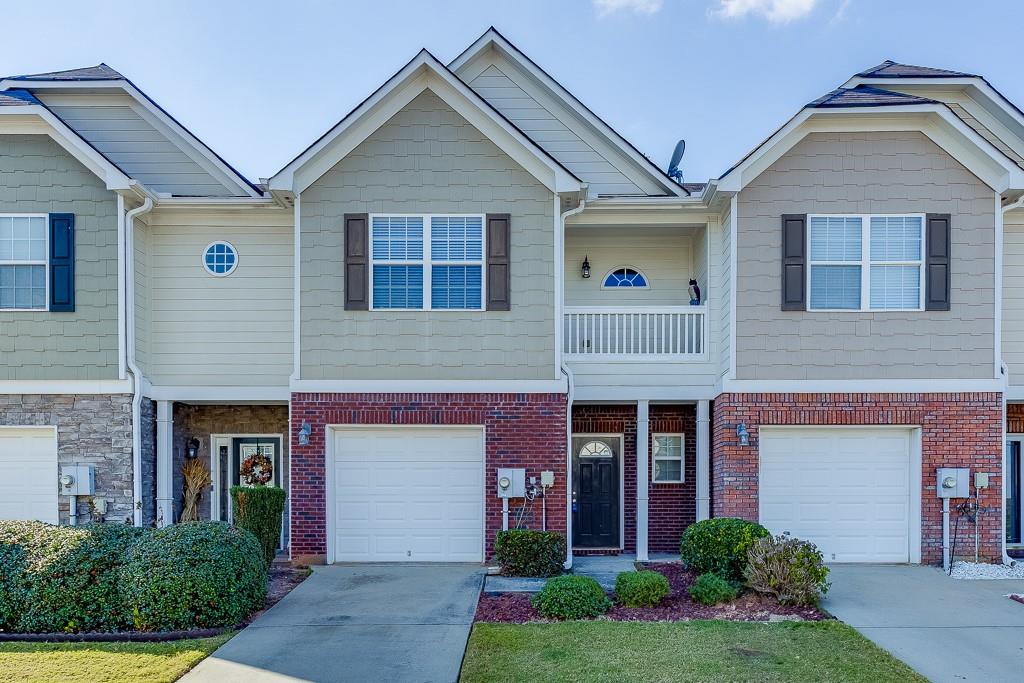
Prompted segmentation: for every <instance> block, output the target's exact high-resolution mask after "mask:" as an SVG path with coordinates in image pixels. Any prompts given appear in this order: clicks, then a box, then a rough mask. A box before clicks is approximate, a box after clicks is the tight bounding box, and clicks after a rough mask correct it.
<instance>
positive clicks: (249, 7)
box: [0, 0, 1024, 182]
mask: <svg viewBox="0 0 1024 683" xmlns="http://www.w3.org/2000/svg"><path fill="white" fill-rule="evenodd" d="M5 5H6V6H5V8H4V15H5V20H4V21H5V24H7V26H9V27H10V26H31V27H36V28H37V29H38V28H41V27H45V30H35V29H33V30H22V31H11V30H7V31H4V39H3V41H2V43H0V73H2V74H4V75H15V74H24V73H38V72H44V71H52V70H59V69H69V68H75V67H80V66H91V65H94V64H98V63H100V62H106V63H107V64H109V65H110V66H112V67H114V68H115V69H117V70H119V71H120V72H121V73H123V74H125V75H126V76H127V77H129V78H131V79H132V80H133V81H134V82H135V84H136V85H137V86H139V87H140V88H141V89H142V90H144V91H145V92H146V93H147V94H148V95H149V96H150V97H152V98H153V99H155V100H156V101H157V102H159V103H160V104H161V105H162V106H163V107H164V108H165V109H167V110H168V111H169V112H170V113H171V114H172V115H173V116H175V118H177V119H178V120H179V121H181V122H182V123H183V124H184V125H185V126H186V127H188V128H189V129H190V130H191V131H192V132H193V133H194V134H196V135H197V136H199V137H200V138H201V139H202V140H203V141H204V142H206V144H208V145H209V146H210V147H212V148H213V149H214V150H216V151H217V152H218V153H219V154H220V155H221V156H223V157H224V158H225V159H226V160H227V161H228V162H229V163H231V164H232V165H234V166H235V167H236V168H238V169H239V170H240V171H241V172H242V173H244V174H246V175H247V176H248V177H249V178H250V179H251V180H254V181H255V180H258V179H259V178H261V177H268V176H270V175H273V174H274V173H275V172H276V171H278V170H279V169H280V168H281V167H282V166H284V165H285V164H287V163H288V161H290V160H291V159H292V158H293V157H294V156H296V155H297V154H299V153H300V152H301V151H302V150H303V149H305V148H306V147H307V146H308V145H309V144H310V143H311V142H312V141H313V140H315V139H316V138H317V137H319V136H320V135H321V134H322V133H324V132H325V131H326V130H327V129H329V128H330V127H331V126H333V125H334V124H335V123H336V122H337V121H338V120H339V119H341V118H342V117H343V116H344V115H345V114H346V113H347V112H348V111H349V110H351V109H352V108H353V107H355V106H356V105H358V104H359V103H360V102H361V101H362V100H363V99H364V98H366V97H367V96H368V95H369V94H370V93H372V92H373V91H374V90H376V89H377V88H378V87H379V86H380V85H381V84H382V83H383V82H384V81H386V80H387V79H388V78H390V77H391V76H392V75H393V74H394V73H395V72H396V71H398V70H399V69H400V68H401V67H402V66H403V65H405V63H406V62H408V61H409V59H411V58H412V57H413V56H415V54H416V53H417V52H418V51H419V50H420V48H423V47H425V48H427V49H428V50H430V51H431V52H432V53H434V54H435V55H436V56H437V57H438V58H439V59H441V60H442V61H444V62H447V61H450V60H451V59H453V58H455V57H456V56H457V55H458V54H459V53H460V52H462V50H463V49H465V48H466V47H467V46H468V45H470V44H471V43H472V42H473V41H474V40H476V38H478V37H479V36H480V35H481V34H482V33H483V32H484V31H485V30H487V28H488V27H489V26H492V25H493V26H495V27H496V28H498V30H500V31H501V32H502V33H503V34H504V35H505V36H506V37H507V38H508V39H509V40H511V41H512V42H513V43H514V44H515V45H517V46H518V47H519V48H520V49H521V50H522V51H523V52H525V53H526V54H527V55H529V56H530V57H531V58H532V59H533V60H534V61H535V62H537V63H538V64H539V65H540V66H541V67H543V68H544V69H545V70H546V71H547V72H548V73H549V74H551V75H552V76H553V77H554V78H555V79H556V80H558V81H559V82H560V83H561V84H562V85H563V86H565V87H566V88H568V89H569V91H570V92H572V93H573V94H574V95H575V96H576V97H577V98H579V99H580V100H581V101H582V102H583V103H585V104H586V105H587V106H588V107H590V108H591V109H592V110H593V111H594V112H596V113H597V114H598V115H599V116H600V117H601V118H603V119H604V120H605V121H606V122H607V123H608V124H609V125H611V126H612V127H613V128H615V129H616V130H617V131H618V132H619V133H620V134H621V135H623V136H624V137H626V138H627V139H628V140H629V141H630V142H632V143H633V144H634V145H635V146H636V147H637V148H638V149H640V150H641V151H642V152H643V153H645V154H646V155H647V156H649V157H650V158H651V159H652V160H654V162H655V163H656V164H657V165H658V166H660V167H662V168H664V167H665V166H667V164H668V160H669V157H670V156H671V153H672V149H673V147H674V146H675V144H676V141H677V140H679V139H680V138H683V139H685V140H686V142H687V149H686V155H685V157H684V159H683V164H682V167H683V171H684V174H685V179H686V181H687V182H702V181H706V180H708V179H709V178H712V177H717V176H719V175H720V174H721V173H722V172H724V171H725V170H726V169H727V168H729V167H730V166H731V165H732V164H733V163H734V162H735V161H737V160H738V159H740V158H741V157H742V156H743V155H744V154H746V153H747V152H748V151H750V150H751V149H752V148H754V147H755V146H757V144H758V143H760V142H761V141H762V140H764V139H765V138H766V137H767V136H768V135H770V134H771V132H772V131H773V130H775V129H776V128H777V127H778V126H779V125H781V124H782V123H784V122H785V121H786V120H787V119H788V118H789V117H791V116H792V115H793V114H795V113H796V112H797V111H798V110H799V109H800V108H801V107H802V106H803V105H804V104H806V103H807V102H809V101H811V100H813V99H815V98H817V97H819V96H820V95H822V94H824V93H826V92H828V91H830V90H832V89H834V88H835V87H837V86H838V85H840V84H841V83H843V82H844V81H845V80H846V79H847V78H849V77H850V76H851V75H853V74H854V73H856V72H858V71H862V70H864V69H866V68H868V67H871V66H874V65H876V64H878V63H879V62H882V61H883V60H885V59H892V60H895V61H898V62H905V63H910V64H919V65H926V66H935V67H940V68H948V69H955V70H958V71H967V72H971V73H979V74H982V75H984V76H985V77H986V78H988V80H989V82H991V83H992V84H993V85H994V86H995V87H996V88H997V89H999V90H1000V91H1001V92H1002V93H1003V94H1004V95H1006V96H1007V97H1009V98H1010V99H1011V100H1013V101H1015V102H1016V103H1018V105H1024V69H1022V68H1021V65H1022V63H1024V52H1021V49H1020V47H1019V45H1020V40H1021V35H1022V33H1021V25H1022V24H1024V2H1017V1H1016V0H1004V1H1003V2H996V1H994V0H972V2H970V3H969V11H965V9H964V8H965V4H964V3H962V2H954V1H953V0H507V1H505V0H491V1H489V2H484V1H481V0H465V1H464V0H452V1H450V2H428V1H426V0H420V1H418V2H406V1H399V0H372V1H370V2H363V1H359V2H355V1H351V0H339V1H335V2H314V1H311V0H290V2H287V3H286V2H282V1H280V0H278V1H277V2H268V1H265V0H246V1H245V2H234V1H228V0H174V1H173V2H148V1H146V0H132V1H130V2H121V1H114V0H109V1H101V0H93V1H91V2H71V1H70V0H67V1H63V2H55V1H50V0H31V1H30V2H18V3H13V2H9V3H5Z"/></svg>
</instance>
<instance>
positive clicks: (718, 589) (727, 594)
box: [689, 573, 739, 605]
mask: <svg viewBox="0 0 1024 683" xmlns="http://www.w3.org/2000/svg"><path fill="white" fill-rule="evenodd" d="M738 592H739V591H737V590H736V586H734V585H733V584H731V583H729V582H728V581H726V580H725V579H723V578H722V577H721V576H719V575H718V574H713V573H708V574H701V575H700V576H698V577H697V580H696V581H694V582H693V583H691V584H690V590H689V593H690V597H691V598H692V599H693V601H694V602H699V603H700V604H702V605H717V604H718V603H720V602H729V601H730V600H735V599H736V595H737V594H738Z"/></svg>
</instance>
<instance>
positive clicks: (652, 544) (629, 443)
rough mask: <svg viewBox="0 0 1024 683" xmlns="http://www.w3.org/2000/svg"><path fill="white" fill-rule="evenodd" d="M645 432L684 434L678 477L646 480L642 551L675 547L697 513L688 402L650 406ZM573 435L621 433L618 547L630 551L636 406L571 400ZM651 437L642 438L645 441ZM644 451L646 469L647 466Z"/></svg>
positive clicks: (632, 548) (633, 519)
mask: <svg viewBox="0 0 1024 683" xmlns="http://www.w3.org/2000/svg"><path fill="white" fill-rule="evenodd" d="M648 420H649V428H650V434H652V435H653V434H657V433H682V434H683V435H684V452H685V456H684V472H685V475H684V482H683V483H681V484H654V483H649V484H648V487H649V488H648V494H647V495H648V518H647V531H648V536H647V538H648V541H647V543H648V550H649V551H650V552H671V553H674V552H678V550H679V539H680V537H681V536H682V534H683V531H684V530H685V529H686V527H687V526H689V525H690V524H692V523H693V522H694V520H695V519H696V515H697V484H696V482H697V430H696V420H697V412H696V407H695V406H693V405H652V406H650V410H649V413H648ZM572 431H573V433H574V434H621V435H622V436H623V439H622V441H623V452H622V456H621V457H622V458H623V468H622V469H623V471H624V476H625V479H624V480H623V482H622V488H623V499H622V501H620V504H621V505H622V508H623V517H624V527H623V532H624V533H623V541H624V543H623V547H624V550H625V552H630V553H632V552H636V484H637V481H636V406H635V405H603V404H594V405H575V406H573V412H572ZM651 442H652V439H651V438H649V439H648V444H650V443H651ZM650 457H651V456H650V452H648V466H647V471H648V472H652V471H653V467H654V465H653V462H651V460H650Z"/></svg>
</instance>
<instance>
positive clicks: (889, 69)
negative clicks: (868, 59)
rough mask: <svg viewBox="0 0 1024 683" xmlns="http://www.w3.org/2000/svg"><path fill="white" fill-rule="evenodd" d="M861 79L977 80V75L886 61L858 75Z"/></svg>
mask: <svg viewBox="0 0 1024 683" xmlns="http://www.w3.org/2000/svg"><path fill="white" fill-rule="evenodd" d="M856 75H857V76H859V77H861V78H977V77H978V76H977V75H976V74H971V73H966V72H964V71H953V70H950V69H939V68H937V67H934V66H920V65H918V64H905V63H903V62H896V61H893V60H891V59H886V60H885V61H883V62H882V63H881V64H878V65H876V66H873V67H871V68H869V69H865V70H864V71H861V72H860V73H858V74H856Z"/></svg>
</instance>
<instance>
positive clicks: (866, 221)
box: [805, 213, 928, 313]
mask: <svg viewBox="0 0 1024 683" xmlns="http://www.w3.org/2000/svg"><path fill="white" fill-rule="evenodd" d="M813 218H859V219H860V261H815V260H813V259H812V258H811V219H813ZM872 218H920V219H921V258H920V260H917V261H872V260H871V219H872ZM927 227H928V226H927V218H926V217H925V214H923V213H815V214H807V225H806V226H805V230H806V231H807V275H806V278H807V281H806V287H807V310H808V311H809V312H813V313H856V312H863V313H893V312H896V313H898V312H901V311H904V312H906V311H923V310H924V296H925V254H927V253H928V252H927V245H926V244H925V240H926V238H927V234H928V230H927ZM872 264H874V265H878V266H914V265H916V266H918V273H919V275H918V282H919V283H920V287H919V289H920V291H919V292H918V301H917V307H916V308H871V265H872ZM857 265H859V266H860V308H812V307H811V269H812V268H813V267H814V266H857Z"/></svg>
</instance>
